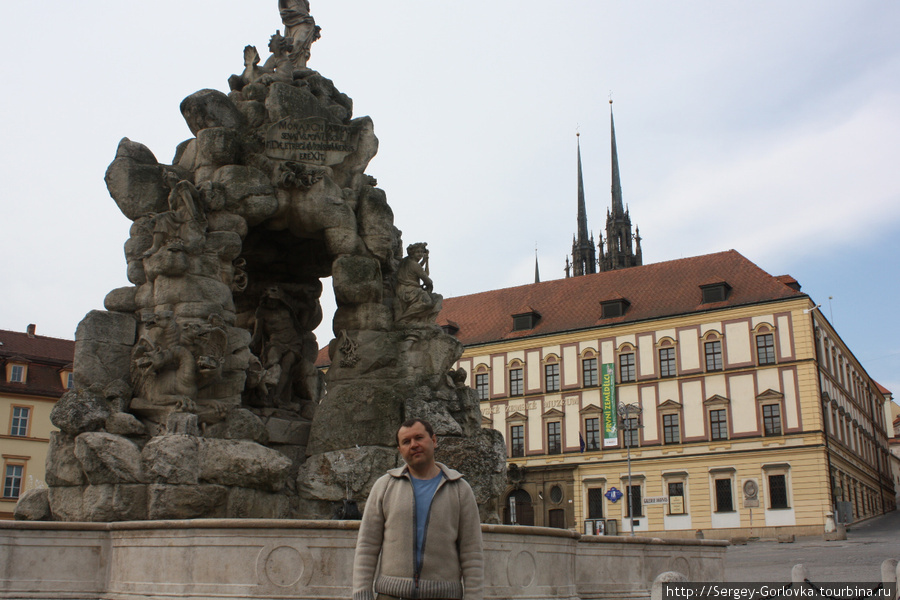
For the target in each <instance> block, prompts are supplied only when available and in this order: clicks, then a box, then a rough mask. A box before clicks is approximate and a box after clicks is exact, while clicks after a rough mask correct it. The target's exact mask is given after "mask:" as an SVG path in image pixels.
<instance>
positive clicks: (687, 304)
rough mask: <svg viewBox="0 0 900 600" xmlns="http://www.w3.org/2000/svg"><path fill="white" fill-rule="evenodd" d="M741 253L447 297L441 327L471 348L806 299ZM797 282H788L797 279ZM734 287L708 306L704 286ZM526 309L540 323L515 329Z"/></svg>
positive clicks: (440, 320)
mask: <svg viewBox="0 0 900 600" xmlns="http://www.w3.org/2000/svg"><path fill="white" fill-rule="evenodd" d="M784 280H785V278H784V277H783V276H782V277H781V278H776V277H773V276H772V275H769V274H768V273H766V272H765V271H763V270H762V269H760V268H759V267H758V266H756V265H755V264H754V263H752V262H751V261H749V260H748V259H747V258H745V257H744V256H742V255H741V254H740V253H738V252H736V251H735V250H728V251H726V252H719V253H716V254H707V255H705V256H695V257H692V258H683V259H680V260H672V261H667V262H661V263H655V264H651V265H644V266H641V267H631V268H628V269H622V270H618V271H608V272H605V273H596V274H592V275H584V276H581V277H571V278H568V279H557V280H554V281H546V282H542V283H533V284H529V285H523V286H519V287H513V288H506V289H501V290H492V291H489V292H481V293H478V294H471V295H468V296H459V297H456V298H445V299H444V306H443V310H442V311H441V313H440V315H438V324H439V325H444V324H447V323H448V322H451V321H452V322H455V323H456V324H458V325H459V332H458V333H457V334H456V337H457V338H458V339H459V341H461V342H462V343H463V344H464V345H467V346H468V345H473V344H484V343H488V342H496V341H501V340H512V339H518V338H524V337H530V336H536V335H547V334H553V333H561V332H565V331H576V330H582V329H589V328H591V327H598V326H602V325H613V324H619V323H630V322H635V321H642V320H646V319H655V318H660V317H669V316H676V315H683V314H690V313H696V312H702V311H707V310H712V309H719V308H726V307H734V306H744V305H752V304H757V303H761V302H770V301H776V300H783V299H788V298H802V297H806V294H803V293H801V292H799V291H797V290H795V289H792V288H791V287H789V286H788V285H787V284H786V283H785V281H784ZM792 280H793V278H790V279H789V281H792ZM711 281H715V282H723V281H724V282H727V283H728V285H729V286H731V290H730V292H729V294H728V297H727V298H726V300H724V301H722V302H715V303H707V304H703V303H702V292H701V290H700V286H701V285H706V284H708V283H709V282H711ZM611 298H624V299H626V300H627V301H628V302H629V303H630V306H629V307H628V310H627V311H626V313H625V314H624V315H623V316H621V317H614V318H607V319H601V318H600V302H601V301H602V300H608V299H611ZM523 306H528V307H531V308H532V309H533V310H535V311H536V312H538V313H540V315H541V318H540V319H539V320H538V322H537V325H536V326H535V327H534V328H533V329H530V330H527V331H512V323H513V319H512V315H513V314H517V313H519V312H521V308H522V307H523Z"/></svg>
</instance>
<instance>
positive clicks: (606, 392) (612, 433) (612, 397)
mask: <svg viewBox="0 0 900 600" xmlns="http://www.w3.org/2000/svg"><path fill="white" fill-rule="evenodd" d="M601 377H602V378H601V380H600V397H601V399H602V404H603V406H602V408H603V447H604V448H609V447H610V446H617V445H618V444H619V430H618V427H617V422H618V413H617V412H616V370H615V365H614V364H613V363H603V369H602V372H601Z"/></svg>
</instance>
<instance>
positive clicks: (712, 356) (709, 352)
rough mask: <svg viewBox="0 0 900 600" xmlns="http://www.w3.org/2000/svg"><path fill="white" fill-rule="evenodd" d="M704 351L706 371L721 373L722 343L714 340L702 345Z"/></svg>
mask: <svg viewBox="0 0 900 600" xmlns="http://www.w3.org/2000/svg"><path fill="white" fill-rule="evenodd" d="M703 347H704V349H705V350H706V370H707V371H721V370H722V342H720V341H718V340H716V341H713V342H706V343H705V344H703Z"/></svg>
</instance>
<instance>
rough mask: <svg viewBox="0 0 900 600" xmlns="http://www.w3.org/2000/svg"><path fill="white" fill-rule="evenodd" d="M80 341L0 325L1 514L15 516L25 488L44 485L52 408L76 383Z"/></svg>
mask: <svg viewBox="0 0 900 600" xmlns="http://www.w3.org/2000/svg"><path fill="white" fill-rule="evenodd" d="M74 352H75V342H73V341H69V340H61V339H57V338H50V337H44V336H38V335H35V326H34V325H29V326H28V331H27V332H26V333H20V332H15V331H4V330H0V455H2V460H3V464H2V468H3V471H2V473H3V495H2V497H0V519H12V518H13V511H14V509H15V506H16V501H17V500H18V498H19V496H20V495H21V494H22V493H23V492H25V491H26V490H30V489H32V488H39V487H44V486H45V485H46V484H45V482H44V473H45V471H44V463H45V462H46V460H47V448H48V444H49V442H50V432H51V431H54V430H55V429H56V428H55V427H53V425H51V423H50V411H51V410H52V409H53V406H54V404H56V401H57V400H59V398H60V396H62V394H63V393H64V392H65V391H66V389H67V388H70V387H72V358H73V356H74Z"/></svg>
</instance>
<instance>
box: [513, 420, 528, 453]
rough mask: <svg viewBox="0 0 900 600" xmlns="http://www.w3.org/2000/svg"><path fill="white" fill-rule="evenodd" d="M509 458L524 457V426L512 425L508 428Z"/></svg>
mask: <svg viewBox="0 0 900 600" xmlns="http://www.w3.org/2000/svg"><path fill="white" fill-rule="evenodd" d="M509 443H510V448H509V449H510V454H509V455H510V456H512V457H517V456H525V426H524V425H513V426H512V427H510V428H509Z"/></svg>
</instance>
